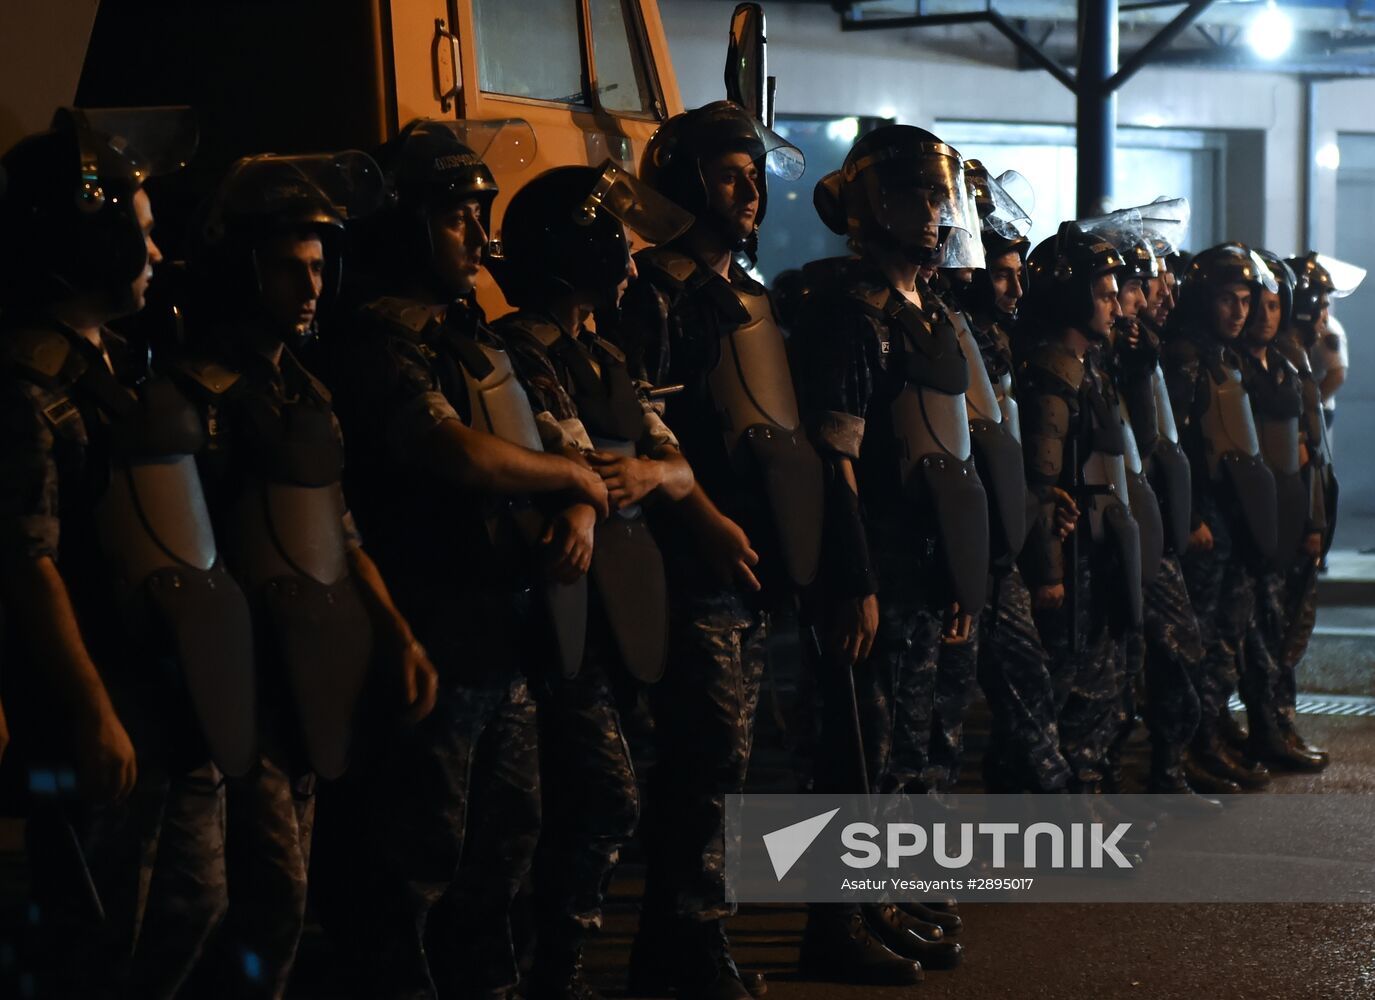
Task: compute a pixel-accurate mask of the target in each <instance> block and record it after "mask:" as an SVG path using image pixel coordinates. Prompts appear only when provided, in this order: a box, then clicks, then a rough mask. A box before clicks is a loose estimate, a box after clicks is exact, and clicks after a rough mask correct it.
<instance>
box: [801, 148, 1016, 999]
mask: <svg viewBox="0 0 1375 1000" xmlns="http://www.w3.org/2000/svg"><path fill="white" fill-rule="evenodd" d="M814 201H815V204H816V207H817V211H818V214H819V215H820V216H821V219H822V221H823V222H824V223H826V225H827V226H828V228H830V229H831V230H832V231H833V232H836V233H838V234H848V235H849V237H850V241H851V244H852V246H853V247H854V248H855V250H856V251H857V253H858V256H857V257H853V258H844V259H833V260H823V261H817V262H814V263H812V264H809V265H808V266H807V268H806V269H805V270H804V273H805V274H806V276H807V283H808V289H809V297H810V309H809V310H808V322H807V324H806V326H805V328H804V330H803V335H802V339H801V343H800V345H799V348H800V352H801V355H802V357H803V358H804V359H805V361H804V365H803V370H804V386H805V398H806V400H807V403H808V420H809V422H810V423H811V425H812V428H813V436H814V437H815V439H816V441H817V444H818V448H819V449H820V450H821V451H822V453H823V454H824V455H825V456H826V461H827V480H828V496H827V535H826V543H825V545H824V548H823V552H824V557H825V558H824V567H823V572H822V577H821V580H820V584H819V586H820V589H821V592H822V601H823V602H824V608H823V610H822V613H821V616H820V617H821V628H822V631H823V635H824V636H825V639H826V642H825V647H826V653H827V655H826V657H825V659H824V660H823V662H822V664H821V666H820V671H821V677H823V678H826V677H828V676H829V675H832V674H835V673H839V674H840V675H841V676H842V677H844V676H846V675H848V674H849V673H850V671H851V670H853V683H854V687H855V693H856V703H857V705H858V710H859V716H860V721H861V737H862V747H863V753H864V758H865V759H864V761H863V771H864V773H867V777H868V782H869V785H870V787H871V788H873V789H874V790H878V791H885V792H886V791H900V790H909V791H924V790H926V789H929V788H933V787H935V786H936V785H937V784H938V783H939V781H940V778H941V774H940V772H941V770H942V765H940V764H936V763H935V762H933V759H932V746H933V743H934V742H935V740H936V737H935V735H934V734H935V733H937V732H940V733H943V734H944V733H950V732H951V731H952V730H955V729H957V727H958V726H959V725H960V723H961V721H962V720H961V719H960V718H959V717H958V714H959V712H958V710H956V711H954V712H951V711H950V709H951V708H952V707H955V706H952V705H951V704H950V703H949V702H948V701H946V700H943V699H941V698H939V697H938V696H937V695H938V691H937V687H938V686H937V673H938V657H939V655H940V651H941V648H942V645H943V644H946V643H950V644H963V643H967V642H969V640H970V638H971V636H972V634H973V630H974V627H975V622H977V620H978V616H979V613H980V611H981V609H982V606H983V604H984V599H985V594H986V588H987V586H988V570H989V521H988V517H989V515H988V504H987V499H986V494H985V491H984V487H983V486H982V484H981V483H980V481H979V476H978V474H977V471H976V466H975V462H974V457H973V452H972V450H971V446H970V434H969V418H968V413H967V404H966V395H965V392H966V388H967V387H968V386H969V384H970V369H971V365H970V362H969V361H968V360H967V359H966V355H965V354H964V353H962V351H961V347H960V342H959V337H958V335H957V333H956V330H955V328H954V326H953V325H952V324H951V322H950V318H949V317H948V316H947V315H946V313H945V312H944V311H943V310H942V307H941V305H940V303H939V301H938V300H937V298H936V295H935V293H934V292H933V291H932V289H931V288H930V286H929V284H928V283H927V281H925V280H924V279H923V277H922V275H921V270H922V269H923V268H929V267H934V266H935V265H936V264H937V263H944V264H946V265H947V266H951V267H957V266H958V267H967V266H977V265H978V264H979V263H981V257H982V254H981V253H978V252H977V250H976V248H977V246H978V244H977V229H978V223H977V221H972V220H976V219H977V216H976V215H975V214H974V209H973V206H972V205H971V204H970V202H969V199H968V191H967V189H966V186H965V180H964V174H963V167H962V164H961V161H960V159H959V154H958V153H957V152H956V151H955V150H954V149H952V148H951V147H950V146H948V145H946V144H945V143H943V142H941V141H940V139H939V138H937V137H936V136H934V135H932V134H931V133H929V132H926V131H925V130H923V129H919V128H915V127H913V126H908V125H894V126H888V127H885V128H880V129H877V130H875V131H874V132H871V133H869V134H868V135H866V136H864V137H863V138H861V139H860V140H859V141H858V142H856V143H855V145H854V147H852V148H851V150H850V152H849V153H848V154H847V156H846V159H845V164H844V166H843V167H842V168H841V169H840V170H839V171H837V172H835V173H833V174H829V175H827V176H826V177H825V178H823V179H822V180H821V181H820V182H819V183H818V185H817V187H816V192H815V196H814ZM957 233H958V234H959V239H960V240H961V243H960V244H959V245H960V246H962V247H965V248H968V250H967V251H962V252H968V253H970V256H969V257H967V258H965V259H959V258H958V256H957V255H956V254H955V252H953V251H952V250H951V246H950V241H952V240H954V239H956V238H957V237H956V234H957ZM971 238H972V241H971ZM975 364H979V365H981V362H980V361H978V360H977V359H975ZM979 374H982V371H981V369H979ZM986 405H990V406H991V403H990V404H986ZM830 687H831V691H830V692H829V693H830V694H831V695H832V696H831V697H830V698H828V699H826V700H827V701H828V704H826V705H825V706H824V708H825V718H826V720H827V722H828V723H830V725H829V726H828V725H824V726H823V732H822V739H823V746H822V749H821V753H820V754H819V757H820V758H821V764H825V763H826V762H827V761H828V760H830V759H834V758H836V757H838V756H839V755H840V754H841V753H842V752H843V751H842V749H841V748H842V747H843V744H840V743H838V742H837V741H836V740H835V735H834V734H836V733H838V732H839V728H838V727H835V726H834V723H835V720H836V719H837V717H838V716H839V717H841V718H843V714H844V713H843V712H841V711H838V710H839V709H841V707H842V705H843V702H840V703H839V704H837V702H838V701H839V699H837V698H835V697H834V694H835V692H836V687H837V685H836V684H835V683H834V682H832V683H831V685H830ZM823 697H825V694H823ZM828 733H829V734H831V735H830V739H829V740H828ZM941 739H942V741H948V740H949V739H950V737H942V738H941ZM817 787H818V788H829V790H844V791H856V790H858V789H856V788H854V787H853V786H852V787H849V788H841V787H838V781H837V776H836V775H835V774H833V773H830V772H829V770H828V769H823V767H822V766H821V765H820V764H819V766H818V775H817ZM914 909H915V907H914ZM918 914H919V915H920V916H921V917H922V918H927V917H930V916H931V911H930V910H929V909H928V908H922V909H920V910H918ZM948 922H949V924H950V927H951V929H955V927H957V924H956V923H955V921H953V920H950V921H948ZM923 932H925V934H926V935H927V936H926V937H923V936H922V933H923ZM873 935H877V937H874V936H873ZM934 936H935V935H934V934H932V933H931V930H930V928H929V926H927V925H925V924H915V923H914V921H913V919H912V915H911V914H909V913H907V912H905V911H904V910H903V909H901V908H898V907H895V906H877V907H872V906H871V907H865V908H864V909H863V912H861V911H859V910H857V909H854V908H846V907H838V906H814V907H813V908H812V911H811V914H810V916H809V919H808V924H807V934H806V937H805V938H804V940H803V952H802V961H803V970H804V972H811V973H812V974H814V975H818V976H822V977H825V978H832V979H840V980H853V981H860V982H899V983H900V982H904V981H908V982H910V981H911V977H912V975H913V973H914V971H915V969H914V966H916V965H917V964H921V965H927V966H930V967H932V968H940V967H945V968H948V967H950V966H952V965H954V964H957V963H958V962H959V960H960V954H961V953H960V949H959V947H958V946H956V945H953V944H951V943H949V942H946V941H943V940H939V939H937V940H932V938H933V937H934Z"/></svg>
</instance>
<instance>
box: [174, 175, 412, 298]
mask: <svg viewBox="0 0 1375 1000" xmlns="http://www.w3.org/2000/svg"><path fill="white" fill-rule="evenodd" d="M384 194H385V185H384V182H383V179H382V171H381V168H380V167H378V165H377V163H376V162H375V161H374V160H373V159H372V157H370V156H368V155H367V154H366V153H362V152H359V151H358V150H356V149H349V150H343V151H341V152H337V153H319V154H314V155H307V156H276V155H272V154H263V155H258V156H246V157H243V158H242V159H239V160H237V161H235V162H234V164H233V165H232V166H230V168H229V170H228V172H227V173H226V174H225V177H224V179H223V180H222V181H221V182H220V185H219V187H218V188H217V190H216V191H215V195H214V197H213V198H212V199H211V201H210V204H209V207H208V209H207V210H206V214H205V220H204V222H203V224H202V225H201V228H200V233H199V237H200V238H199V241H198V246H197V249H198V251H199V252H198V253H197V254H196V257H195V258H193V264H194V265H195V266H196V269H197V270H198V271H200V272H202V277H203V279H204V280H206V281H207V282H211V283H214V284H217V285H218V286H219V290H220V291H221V292H228V293H229V297H228V299H227V303H226V304H230V305H232V304H233V303H234V302H235V301H238V302H241V303H244V304H245V305H247V304H248V303H250V302H251V301H252V299H253V298H254V296H255V295H256V293H257V292H259V291H260V290H261V288H262V280H261V273H260V269H259V253H260V252H261V244H262V243H263V241H265V240H268V239H272V238H274V237H278V236H291V235H295V236H302V235H311V236H315V237H318V238H319V239H320V241H321V243H322V244H323V245H324V250H325V266H326V274H325V281H324V289H323V290H324V292H325V293H326V294H330V295H337V294H338V292H339V286H340V282H341V279H342V275H343V260H342V252H343V246H342V243H343V235H344V225H345V223H347V222H352V221H357V220H358V219H362V218H365V217H367V216H369V215H371V214H372V213H374V212H376V211H377V210H378V209H379V208H381V206H382V201H383V197H384ZM222 297H223V296H222Z"/></svg>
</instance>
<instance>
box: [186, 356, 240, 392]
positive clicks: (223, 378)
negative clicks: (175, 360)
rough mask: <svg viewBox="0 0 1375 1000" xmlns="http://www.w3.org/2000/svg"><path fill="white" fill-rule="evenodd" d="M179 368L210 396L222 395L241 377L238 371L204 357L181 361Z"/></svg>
mask: <svg viewBox="0 0 1375 1000" xmlns="http://www.w3.org/2000/svg"><path fill="white" fill-rule="evenodd" d="M181 370H182V371H183V372H185V373H186V375H187V377H189V378H190V379H192V380H193V381H194V382H195V383H196V384H197V385H199V386H200V387H201V388H202V389H204V390H205V391H206V392H208V393H210V395H212V396H222V395H224V394H225V393H226V392H228V391H229V390H230V389H231V388H233V386H234V383H236V382H238V381H239V379H240V378H242V374H241V373H240V372H236V371H234V369H232V368H226V367H225V366H224V365H222V364H220V363H219V362H217V361H210V360H207V359H204V358H195V359H192V360H190V361H187V362H185V363H183V364H182V365H181Z"/></svg>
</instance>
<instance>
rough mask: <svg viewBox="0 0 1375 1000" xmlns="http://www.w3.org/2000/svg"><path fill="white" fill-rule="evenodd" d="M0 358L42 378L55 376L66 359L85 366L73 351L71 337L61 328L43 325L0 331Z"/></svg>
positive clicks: (58, 373) (65, 362)
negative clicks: (49, 328)
mask: <svg viewBox="0 0 1375 1000" xmlns="http://www.w3.org/2000/svg"><path fill="white" fill-rule="evenodd" d="M0 359H3V361H4V362H5V363H6V364H8V365H13V366H15V367H17V368H22V369H25V370H26V371H28V372H31V373H32V374H34V375H38V376H39V377H41V378H44V379H54V378H57V376H58V375H60V374H62V370H63V368H65V367H66V366H67V363H68V361H69V360H71V361H72V362H73V363H80V368H84V367H85V362H84V361H82V359H81V357H80V356H79V355H74V354H73V353H72V343H71V341H70V340H68V339H67V338H66V337H65V336H64V335H63V334H62V333H61V332H60V331H57V330H48V329H44V328H43V327H21V328H19V329H16V330H6V331H5V332H4V333H3V334H0ZM78 370H79V369H78Z"/></svg>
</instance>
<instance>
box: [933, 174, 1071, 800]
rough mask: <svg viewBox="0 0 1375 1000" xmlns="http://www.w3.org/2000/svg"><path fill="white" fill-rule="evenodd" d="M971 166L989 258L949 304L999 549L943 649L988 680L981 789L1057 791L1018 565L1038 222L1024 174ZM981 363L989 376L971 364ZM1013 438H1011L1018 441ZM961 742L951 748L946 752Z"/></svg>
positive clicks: (1062, 776)
mask: <svg viewBox="0 0 1375 1000" xmlns="http://www.w3.org/2000/svg"><path fill="white" fill-rule="evenodd" d="M965 171H966V179H967V180H968V181H969V184H970V188H971V191H972V193H973V195H974V196H975V199H976V205H977V207H978V213H979V221H980V227H981V230H982V232H981V240H982V243H983V252H984V259H985V267H984V268H981V269H979V270H975V271H973V272H972V274H971V277H970V280H969V282H968V284H967V285H965V286H963V287H961V286H960V285H955V286H954V287H955V288H956V289H957V290H958V291H959V295H958V303H957V304H958V305H960V306H963V312H962V314H960V313H955V312H953V311H952V312H951V318H952V321H953V322H954V323H955V327H956V330H957V332H958V333H959V334H960V346H961V349H962V350H963V351H964V353H965V355H966V357H967V358H968V359H969V361H970V362H971V370H970V388H969V390H968V391H967V392H966V393H965V403H966V405H967V407H968V409H969V417H970V434H971V438H972V443H973V445H974V457H975V463H976V465H977V466H978V469H979V475H980V477H981V478H982V480H983V483H984V488H985V490H987V491H988V492H989V493H990V495H991V497H992V500H993V502H992V503H990V504H989V511H990V514H991V515H992V521H991V523H990V536H991V538H992V539H993V542H994V555H993V558H992V560H991V562H990V570H991V581H990V585H989V595H990V599H989V602H988V604H987V605H986V606H985V608H984V610H983V614H982V616H981V618H980V621H979V628H978V632H977V634H976V635H975V636H974V637H973V640H972V641H971V642H970V643H969V644H967V645H966V646H948V647H947V648H946V649H944V650H943V651H942V658H943V659H945V658H948V657H950V656H952V655H954V656H959V655H968V654H967V653H966V652H965V651H966V649H968V648H969V647H973V650H972V651H973V652H974V653H975V654H976V656H977V671H978V681H979V685H980V687H981V688H982V689H983V692H984V696H985V698H987V700H988V706H989V710H990V713H991V714H992V727H991V732H990V736H989V749H988V752H987V754H986V755H985V757H984V763H983V777H984V786H985V787H986V788H987V789H988V790H989V791H991V792H1021V791H1032V792H1058V791H1063V790H1064V789H1065V788H1066V786H1067V785H1068V782H1069V766H1068V765H1067V764H1066V763H1065V759H1064V756H1063V755H1062V754H1061V753H1060V735H1059V727H1058V725H1057V723H1056V719H1055V695H1054V688H1053V685H1052V683H1051V678H1050V665H1049V660H1048V658H1047V656H1046V652H1045V649H1044V648H1043V647H1042V645H1041V638H1040V635H1039V634H1038V633H1037V631H1036V624H1035V621H1034V619H1033V617H1032V611H1031V596H1030V592H1029V591H1028V590H1027V588H1026V583H1025V582H1024V581H1023V579H1022V574H1021V570H1020V569H1019V568H1018V566H1017V557H1018V556H1019V555H1020V554H1021V550H1022V546H1023V545H1024V544H1025V541H1026V534H1027V529H1028V526H1029V525H1030V523H1031V518H1032V517H1033V516H1034V514H1033V512H1032V509H1031V506H1030V505H1032V504H1035V502H1036V501H1035V499H1034V498H1033V497H1032V496H1031V495H1030V493H1029V492H1028V490H1027V487H1026V473H1025V471H1024V469H1023V464H1022V450H1021V433H1022V430H1021V422H1020V419H1019V413H1018V403H1017V396H1016V374H1015V371H1014V368H1015V365H1014V362H1013V358H1012V340H1011V331H1012V329H1013V327H1014V325H1015V323H1016V319H1017V310H1018V305H1019V303H1020V302H1021V299H1022V294H1023V291H1024V288H1025V281H1026V256H1027V252H1028V251H1029V250H1030V248H1031V245H1030V242H1029V241H1028V240H1027V238H1026V236H1025V235H1024V232H1025V230H1026V229H1028V228H1029V227H1030V221H1031V220H1030V214H1029V211H1028V209H1027V208H1024V207H1023V206H1021V205H1020V204H1018V203H1017V201H1016V200H1015V199H1014V198H1013V197H1012V195H1011V194H1010V193H1009V192H1008V191H1007V190H1006V188H1005V187H1004V186H1003V182H1004V181H1007V182H1008V183H1009V184H1012V183H1014V182H1017V181H1019V180H1020V175H1016V174H1015V171H1008V172H1007V173H1005V174H1003V175H1002V176H1000V177H997V178H994V177H990V176H989V175H988V171H987V169H986V168H985V167H984V166H983V164H981V163H980V162H979V161H977V160H969V161H966V162H965ZM1014 175H1015V176H1014ZM979 363H982V365H983V366H984V368H985V370H986V375H981V374H980V373H979V371H978V370H977V368H975V367H973V366H974V365H977V364H979ZM1005 438H1010V439H1011V442H1012V445H1011V446H1009V445H1008V444H1006V443H1005V442H1004V439H1005ZM1056 497H1057V498H1058V499H1059V500H1060V501H1061V508H1060V510H1058V511H1057V515H1056V516H1057V518H1058V520H1059V528H1060V530H1061V531H1068V530H1069V529H1070V528H1072V526H1073V520H1074V517H1075V512H1074V510H1073V504H1072V499H1071V498H1070V496H1069V494H1068V493H1065V492H1064V491H1059V492H1057V493H1056ZM940 746H941V744H940V743H937V744H936V745H935V748H940ZM953 749H954V748H948V749H947V756H948V755H949V751H950V750H953Z"/></svg>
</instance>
